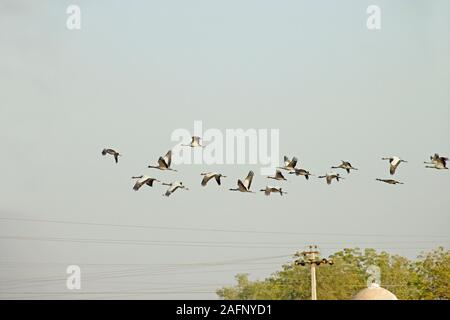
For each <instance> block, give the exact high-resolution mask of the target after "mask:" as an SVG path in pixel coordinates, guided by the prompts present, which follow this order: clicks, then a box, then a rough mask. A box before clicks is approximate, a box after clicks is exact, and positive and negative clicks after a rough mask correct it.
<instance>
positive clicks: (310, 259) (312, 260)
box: [295, 246, 333, 300]
mask: <svg viewBox="0 0 450 320" xmlns="http://www.w3.org/2000/svg"><path fill="white" fill-rule="evenodd" d="M295 256H296V257H299V259H297V260H296V261H295V264H296V265H300V266H306V265H307V264H309V267H310V269H311V300H317V283H316V266H320V265H321V264H329V265H333V261H332V260H328V259H322V260H320V259H319V251H318V250H317V246H309V250H308V251H303V252H298V253H296V254H295Z"/></svg>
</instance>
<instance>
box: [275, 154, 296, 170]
mask: <svg viewBox="0 0 450 320" xmlns="http://www.w3.org/2000/svg"><path fill="white" fill-rule="evenodd" d="M296 165H297V158H296V157H293V158H292V160H289V158H288V157H287V156H284V166H282V167H278V169H283V170H287V171H293V170H295V166H296Z"/></svg>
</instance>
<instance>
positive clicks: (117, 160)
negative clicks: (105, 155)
mask: <svg viewBox="0 0 450 320" xmlns="http://www.w3.org/2000/svg"><path fill="white" fill-rule="evenodd" d="M114 160H116V163H118V162H119V154H118V153H114Z"/></svg>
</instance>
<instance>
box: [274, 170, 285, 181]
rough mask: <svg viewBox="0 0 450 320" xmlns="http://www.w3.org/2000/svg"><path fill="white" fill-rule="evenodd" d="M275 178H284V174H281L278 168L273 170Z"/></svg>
mask: <svg viewBox="0 0 450 320" xmlns="http://www.w3.org/2000/svg"><path fill="white" fill-rule="evenodd" d="M275 178H277V179H282V180H284V179H285V178H284V176H283V174H282V173H281V171H280V170H277V171H276V172H275Z"/></svg>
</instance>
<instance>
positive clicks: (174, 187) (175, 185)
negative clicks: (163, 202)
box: [163, 181, 189, 197]
mask: <svg viewBox="0 0 450 320" xmlns="http://www.w3.org/2000/svg"><path fill="white" fill-rule="evenodd" d="M163 185H164V186H169V189H167V191H166V193H164V194H163V196H166V197H168V196H170V195H171V194H172V193H174V192H175V191H176V190H178V189H184V190H189V188H187V187H186V186H185V185H183V183H182V182H181V181H176V182H172V183H163Z"/></svg>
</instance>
